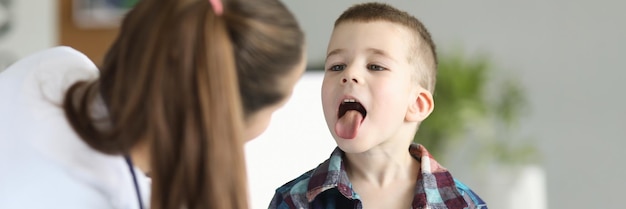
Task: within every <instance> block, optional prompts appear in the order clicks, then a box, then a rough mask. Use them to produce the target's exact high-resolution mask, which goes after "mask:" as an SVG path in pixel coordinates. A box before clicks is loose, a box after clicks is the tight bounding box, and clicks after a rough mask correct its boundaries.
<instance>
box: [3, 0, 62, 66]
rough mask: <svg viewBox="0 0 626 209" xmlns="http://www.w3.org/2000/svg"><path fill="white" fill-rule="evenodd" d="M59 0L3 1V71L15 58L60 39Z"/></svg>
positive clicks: (49, 45)
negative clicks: (58, 25) (58, 27)
mask: <svg viewBox="0 0 626 209" xmlns="http://www.w3.org/2000/svg"><path fill="white" fill-rule="evenodd" d="M56 12H57V8H56V1H50V0H44V1H42V0H0V25H4V24H9V29H8V31H6V32H4V31H3V32H0V71H2V70H4V68H5V67H7V66H8V65H9V64H10V63H12V62H13V61H15V60H16V59H18V58H20V57H23V56H25V55H28V54H30V53H33V52H35V51H38V50H41V49H45V48H48V47H51V46H54V45H55V44H56V42H57V13H56Z"/></svg>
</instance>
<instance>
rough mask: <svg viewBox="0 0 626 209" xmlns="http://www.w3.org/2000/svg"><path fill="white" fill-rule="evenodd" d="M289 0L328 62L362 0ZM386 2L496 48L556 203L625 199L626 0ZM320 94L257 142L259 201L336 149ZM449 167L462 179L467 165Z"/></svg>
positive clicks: (438, 32)
mask: <svg viewBox="0 0 626 209" xmlns="http://www.w3.org/2000/svg"><path fill="white" fill-rule="evenodd" d="M285 2H286V4H287V5H288V6H289V7H290V8H291V9H293V11H294V12H295V13H296V15H297V17H298V18H299V20H300V21H301V24H302V25H303V27H304V28H305V32H306V33H307V38H308V43H309V44H308V46H309V60H310V61H311V62H310V64H311V65H321V63H323V59H324V53H325V49H326V43H327V41H328V38H329V35H330V32H331V29H332V24H333V21H334V19H335V18H336V17H337V16H338V15H339V14H340V12H341V11H343V10H344V9H346V8H347V7H348V6H349V5H352V4H353V3H355V2H360V1H356V0H343V1H333V0H317V1H296V0H285ZM386 2H390V3H391V4H392V5H395V6H397V7H399V8H402V9H405V10H407V11H409V12H410V13H412V14H414V15H416V16H417V17H418V18H420V19H421V20H422V21H423V22H424V23H425V24H426V26H427V27H428V28H429V29H430V31H431V33H432V34H433V36H434V38H435V40H436V42H437V44H438V46H439V49H441V50H444V51H445V50H450V49H452V48H454V47H457V46H461V47H463V48H465V49H466V50H467V52H468V53H475V52H487V53H489V54H490V55H492V58H494V60H495V61H496V62H497V63H496V64H498V66H500V67H503V68H504V70H505V71H504V73H509V74H511V75H513V76H518V77H519V78H520V79H521V80H522V82H523V83H524V84H525V88H526V92H527V93H528V94H529V99H530V105H531V114H530V115H528V116H527V118H525V120H524V121H523V124H522V130H521V132H522V133H521V135H523V136H531V137H533V138H535V139H536V140H537V144H538V146H539V148H540V150H541V152H542V154H543V168H544V169H545V171H546V173H547V188H548V193H547V196H548V206H549V208H573V209H576V208H619V207H621V206H622V205H621V204H620V203H621V202H622V201H621V199H620V198H621V196H622V194H623V193H624V192H623V188H626V181H624V180H623V178H624V176H626V166H625V165H624V161H626V157H625V156H624V155H623V154H622V153H623V152H622V150H623V147H626V140H625V139H626V122H625V119H624V118H626V110H625V107H626V97H625V96H623V95H624V93H623V91H624V90H626V83H625V82H622V80H623V79H625V78H626V64H625V62H624V61H623V60H622V59H624V58H626V12H624V8H626V2H625V1H612V0H598V1H582V0H576V1H571V0H553V1H539V0H530V1H511V0H508V1H506V0H505V1H502V0H474V1H451V0H438V1H415V0H389V1H386ZM305 79H306V78H305ZM298 92H299V91H296V94H298ZM296 100H299V101H297V102H296ZM318 100H319V92H307V93H306V94H305V95H295V96H294V97H293V99H292V101H291V102H290V103H289V104H288V105H287V107H286V109H284V110H281V111H280V112H278V113H276V116H277V117H276V118H275V120H274V124H272V126H271V127H270V129H269V130H268V132H267V133H266V134H264V135H263V136H261V137H260V138H259V139H258V140H257V141H254V142H251V143H250V144H249V145H248V151H249V152H248V158H249V159H250V161H249V163H250V165H249V167H250V171H249V172H250V175H251V177H250V179H251V182H250V183H251V189H252V194H251V195H252V199H253V201H252V203H253V204H254V208H264V207H265V206H266V205H267V203H268V202H269V198H271V196H272V192H273V189H274V188H275V187H277V186H279V184H280V183H284V181H287V180H289V179H291V178H294V177H296V176H297V175H298V174H299V173H302V172H304V171H306V169H309V168H312V167H314V166H315V165H317V163H319V162H321V160H323V159H324V158H325V157H326V156H327V155H328V154H329V153H330V150H331V149H332V148H331V147H332V144H328V143H329V142H330V143H332V139H331V138H330V136H329V135H327V133H326V132H327V129H326V127H325V124H324V122H323V121H324V120H323V116H322V113H321V108H320V106H319V104H318V102H319V101H318ZM290 105H293V106H290ZM300 105H302V106H300ZM305 106H306V107H308V108H304V107H305ZM316 114H318V115H316ZM319 123H322V124H319ZM320 126H321V127H320ZM281 150H283V151H281ZM284 150H287V151H284ZM281 152H286V153H288V154H286V155H281V154H280V153H281ZM448 167H449V168H450V169H451V170H453V171H454V173H455V175H456V176H457V177H460V178H461V179H463V177H464V176H465V175H467V174H465V173H464V171H463V170H455V167H450V166H448ZM274 169H278V170H274ZM470 186H472V187H473V188H481V186H482V185H470ZM477 190H478V189H477ZM487 201H489V200H487Z"/></svg>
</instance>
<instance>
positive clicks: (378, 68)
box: [367, 65, 385, 71]
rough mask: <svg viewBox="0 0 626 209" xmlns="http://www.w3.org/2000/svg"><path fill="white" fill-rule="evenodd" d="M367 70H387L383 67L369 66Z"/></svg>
mask: <svg viewBox="0 0 626 209" xmlns="http://www.w3.org/2000/svg"><path fill="white" fill-rule="evenodd" d="M367 69H368V70H373V71H383V70H385V68H384V67H381V66H379V65H368V66H367Z"/></svg>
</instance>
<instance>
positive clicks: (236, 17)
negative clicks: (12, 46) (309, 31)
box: [64, 0, 304, 209]
mask: <svg viewBox="0 0 626 209" xmlns="http://www.w3.org/2000/svg"><path fill="white" fill-rule="evenodd" d="M224 7H225V11H224V14H223V15H221V16H216V15H215V13H214V12H213V11H212V9H211V6H210V4H209V3H208V1H207V0H142V1H140V2H139V3H138V4H137V5H136V6H135V8H133V10H131V11H130V12H129V13H128V14H127V16H126V17H125V18H124V21H123V23H122V26H121V30H120V34H119V36H118V37H117V39H116V40H115V42H114V43H113V45H112V46H111V48H110V49H109V51H108V53H107V55H106V57H105V59H104V62H103V64H102V67H101V72H100V78H99V79H98V80H95V81H89V82H79V83H76V84H74V85H73V86H72V87H71V88H70V89H69V90H68V92H67V93H66V97H65V102H64V109H65V112H66V116H67V118H68V119H69V121H70V123H71V125H72V126H73V128H74V130H75V131H76V132H77V133H78V135H79V136H80V137H81V138H82V139H83V140H84V141H85V142H86V143H87V144H88V145H90V146H91V147H92V148H94V149H96V150H98V151H100V152H103V153H107V154H114V155H119V154H127V153H128V152H129V151H130V149H131V148H132V147H133V146H136V145H137V144H139V143H146V144H149V147H150V150H151V154H150V156H151V169H152V171H151V178H152V192H151V208H154V209H180V208H189V209H196V208H198V209H199V208H220V209H222V208H247V207H248V202H247V198H248V196H247V186H246V185H247V184H246V172H245V162H244V153H243V143H244V140H243V139H241V132H242V130H243V129H242V124H243V119H244V118H245V116H246V115H248V114H251V113H254V111H257V110H258V109H260V108H263V107H265V106H267V105H270V104H273V103H274V102H277V101H279V100H280V99H282V98H284V96H285V95H286V93H287V92H288V91H287V90H283V89H277V87H276V86H277V85H275V84H276V82H279V79H280V78H282V76H284V74H285V73H287V72H289V71H290V70H292V69H294V67H295V65H296V64H297V63H298V62H299V61H300V59H301V57H302V49H303V42H304V38H303V34H302V31H301V30H300V28H299V26H298V24H297V22H296V21H295V18H294V16H293V15H292V14H291V13H290V12H289V11H288V10H287V8H286V7H285V6H284V5H283V4H281V3H280V2H278V1H277V0H253V1H244V0H241V1H224ZM247 95H253V96H247ZM100 97H101V98H102V101H103V103H104V106H106V110H107V112H108V114H106V116H105V117H96V116H94V113H93V111H94V110H93V107H94V103H97V101H98V98H100ZM242 107H243V108H242ZM244 114H245V115H244Z"/></svg>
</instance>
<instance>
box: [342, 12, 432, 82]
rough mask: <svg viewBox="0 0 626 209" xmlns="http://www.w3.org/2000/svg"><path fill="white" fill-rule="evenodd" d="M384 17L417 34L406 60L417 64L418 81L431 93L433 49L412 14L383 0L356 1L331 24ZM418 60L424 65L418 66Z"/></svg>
mask: <svg viewBox="0 0 626 209" xmlns="http://www.w3.org/2000/svg"><path fill="white" fill-rule="evenodd" d="M349 21H357V22H371V21H388V22H392V23H397V24H400V25H403V26H405V27H407V28H408V29H409V30H410V31H413V32H415V33H416V35H418V36H417V37H415V39H414V43H415V45H414V48H412V49H411V50H410V53H411V54H410V56H409V57H408V59H409V62H413V63H415V64H417V70H416V72H417V78H418V79H419V81H418V82H419V84H420V85H421V86H422V87H424V88H426V89H427V90H428V91H430V92H431V93H432V92H434V91H435V83H436V77H437V52H436V50H435V43H434V42H433V40H432V38H431V37H430V33H429V32H428V30H427V29H426V27H425V26H424V24H422V22H420V21H419V20H418V19H417V18H415V17H414V16H412V15H410V14H408V13H406V12H404V11H401V10H398V9H396V8H394V7H393V6H390V5H388V4H384V3H376V2H370V3H363V4H356V5H354V6H352V7H350V8H348V9H347V10H346V11H344V12H343V13H342V14H341V16H339V18H337V20H336V21H335V27H337V26H338V25H340V24H341V23H344V22H349ZM422 64H423V65H424V66H423V67H424V68H426V69H421V68H423V67H422Z"/></svg>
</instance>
